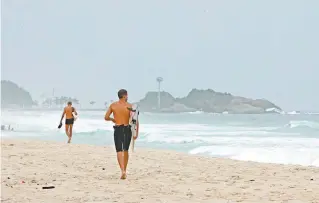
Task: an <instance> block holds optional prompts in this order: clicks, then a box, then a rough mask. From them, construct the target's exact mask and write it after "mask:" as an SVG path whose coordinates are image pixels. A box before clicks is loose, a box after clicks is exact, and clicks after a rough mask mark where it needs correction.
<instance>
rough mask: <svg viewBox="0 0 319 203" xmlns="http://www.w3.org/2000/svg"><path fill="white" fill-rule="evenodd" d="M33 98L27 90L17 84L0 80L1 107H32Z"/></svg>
mask: <svg viewBox="0 0 319 203" xmlns="http://www.w3.org/2000/svg"><path fill="white" fill-rule="evenodd" d="M32 105H33V100H32V97H31V95H30V93H29V92H27V91H26V90H24V89H23V88H21V87H19V86H18V85H17V84H15V83H13V82H11V81H6V80H1V107H2V108H6V107H11V108H15V107H32Z"/></svg>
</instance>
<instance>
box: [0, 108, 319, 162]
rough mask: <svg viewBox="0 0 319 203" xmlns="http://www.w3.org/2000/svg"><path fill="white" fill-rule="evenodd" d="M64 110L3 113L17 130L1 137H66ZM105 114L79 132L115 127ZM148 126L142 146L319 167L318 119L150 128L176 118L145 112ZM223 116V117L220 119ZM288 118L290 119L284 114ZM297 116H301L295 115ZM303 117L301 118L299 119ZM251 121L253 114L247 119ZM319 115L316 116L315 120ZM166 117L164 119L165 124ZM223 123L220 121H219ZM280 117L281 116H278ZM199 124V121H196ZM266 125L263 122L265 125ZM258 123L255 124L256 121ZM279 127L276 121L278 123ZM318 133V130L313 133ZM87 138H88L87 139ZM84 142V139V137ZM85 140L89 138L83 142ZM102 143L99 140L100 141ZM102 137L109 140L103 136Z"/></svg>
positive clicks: (85, 121) (81, 121)
mask: <svg viewBox="0 0 319 203" xmlns="http://www.w3.org/2000/svg"><path fill="white" fill-rule="evenodd" d="M61 113H62V111H61V112H60V111H46V112H40V111H27V112H21V111H2V115H1V123H2V124H4V125H11V127H13V128H14V129H15V131H14V132H8V131H2V132H1V136H2V137H10V136H46V135H48V134H50V133H51V134H56V133H61V134H62V133H63V134H64V127H62V128H61V129H58V128H57V126H58V124H59V121H60V118H61ZM104 114H105V112H104V111H92V112H91V111H85V112H79V117H78V119H77V120H76V122H75V125H74V133H83V134H84V135H86V133H88V134H89V133H92V132H97V131H113V128H112V125H113V124H112V123H111V122H106V121H104ZM144 116H146V117H147V118H145V117H144V118H143V114H142V117H141V118H142V119H148V120H147V121H148V124H145V123H143V122H142V123H141V126H140V132H141V135H140V138H139V142H143V143H149V145H148V146H149V147H152V144H160V143H162V144H163V146H167V147H170V146H172V145H174V147H176V146H177V147H178V146H181V147H182V146H183V147H184V146H186V147H187V149H191V150H190V151H189V153H191V154H206V155H211V156H223V157H227V158H231V159H237V160H245V161H257V162H268V163H284V164H285V163H288V164H302V165H314V166H319V136H318V138H316V137H313V136H312V137H311V136H310V137H307V133H308V132H313V130H318V129H319V123H318V120H313V121H312V120H303V119H300V120H293V121H290V122H289V118H291V115H286V116H287V117H285V118H284V119H287V118H288V119H287V120H288V121H287V120H281V122H280V123H284V122H286V123H287V125H286V126H285V125H279V124H278V125H269V126H255V125H256V124H251V123H249V122H250V121H251V119H247V120H241V119H238V120H234V119H233V118H232V119H231V120H229V121H228V120H227V118H228V117H227V116H228V115H225V118H226V119H225V118H222V120H223V121H225V122H224V123H221V122H220V120H219V121H218V123H216V124H214V121H207V122H211V124H198V123H194V121H192V122H188V123H187V122H186V123H185V121H183V122H182V123H178V124H176V122H179V121H178V120H176V119H179V118H180V119H188V117H190V118H192V120H194V117H195V118H196V117H197V116H198V117H199V118H202V117H201V116H203V115H202V114H201V113H195V114H193V115H187V114H179V115H174V117H173V118H174V119H175V120H174V121H173V122H174V124H173V123H169V122H168V121H167V122H166V123H165V124H157V123H156V122H154V123H153V124H150V123H149V122H150V121H152V119H153V118H156V120H159V121H161V122H163V121H165V119H172V116H171V115H167V116H165V115H161V116H160V117H158V116H157V114H145V115H144ZM219 116H223V115H221V114H220V115H219ZM283 116H285V115H283ZM294 116H296V118H298V117H297V116H299V115H294ZM300 116H302V115H300ZM247 117H249V115H247ZM316 118H317V117H316V116H314V119H316ZM161 119H163V120H161ZM217 119H219V118H217ZM274 119H277V117H274ZM195 120H196V119H195ZM260 122H261V123H260V124H263V123H262V122H263V120H261V121H260ZM254 123H256V121H255V120H254ZM273 123H276V122H273ZM313 133H316V132H313ZM84 137H85V136H84ZM81 139H82V138H81ZM83 139H84V138H83ZM98 139H99V138H98ZM101 139H104V138H102V137H101Z"/></svg>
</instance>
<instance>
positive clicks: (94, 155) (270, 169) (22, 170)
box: [1, 139, 319, 203]
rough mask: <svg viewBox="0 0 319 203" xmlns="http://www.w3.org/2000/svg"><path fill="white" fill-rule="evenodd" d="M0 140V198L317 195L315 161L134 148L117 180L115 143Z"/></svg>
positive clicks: (284, 198) (267, 198)
mask: <svg viewBox="0 0 319 203" xmlns="http://www.w3.org/2000/svg"><path fill="white" fill-rule="evenodd" d="M1 146H2V150H1V151H2V154H1V156H2V170H1V172H2V174H1V177H2V180H1V187H2V188H1V191H2V197H1V200H2V202H24V203H26V202H36V203H40V202H45V203H51V202H56V203H60V202H76V203H80V202H119V203H121V202H152V203H153V202H258V203H259V202H319V168H315V167H301V166H293V165H276V164H261V163H254V162H241V161H234V160H229V159H217V158H205V157H198V156H190V155H187V154H180V153H175V152H170V151H160V150H147V149H140V148H139V149H137V151H136V152H134V153H133V154H132V156H131V159H130V162H129V166H128V179H127V180H120V179H119V178H120V170H119V168H118V165H117V161H116V156H115V150H114V148H113V147H97V146H89V145H75V144H71V145H67V144H64V143H55V142H43V141H24V140H6V139H5V140H2V144H1ZM43 186H55V188H54V189H47V190H44V189H42V187H43ZM293 200H294V201H293ZM296 200H299V201H296Z"/></svg>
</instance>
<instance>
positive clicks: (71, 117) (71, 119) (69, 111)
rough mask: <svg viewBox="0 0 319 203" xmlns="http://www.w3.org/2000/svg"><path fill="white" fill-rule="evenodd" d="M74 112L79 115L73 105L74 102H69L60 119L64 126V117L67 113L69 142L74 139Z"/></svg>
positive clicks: (66, 128) (66, 121)
mask: <svg viewBox="0 0 319 203" xmlns="http://www.w3.org/2000/svg"><path fill="white" fill-rule="evenodd" d="M73 113H74V114H75V115H76V116H77V115H78V113H77V112H76V110H75V108H74V107H73V106H72V102H70V101H69V102H68V105H67V106H66V107H64V110H63V113H62V117H61V121H60V126H59V127H61V126H62V120H63V118H64V114H65V133H66V135H67V136H68V138H69V139H68V143H71V139H72V129H73V124H74V115H73Z"/></svg>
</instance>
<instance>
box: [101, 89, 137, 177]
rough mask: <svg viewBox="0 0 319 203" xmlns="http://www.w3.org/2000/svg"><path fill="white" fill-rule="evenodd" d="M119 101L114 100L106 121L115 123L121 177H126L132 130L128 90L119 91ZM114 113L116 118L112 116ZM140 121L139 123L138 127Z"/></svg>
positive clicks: (116, 147) (115, 139)
mask: <svg viewBox="0 0 319 203" xmlns="http://www.w3.org/2000/svg"><path fill="white" fill-rule="evenodd" d="M117 95H118V98H119V101H117V102H114V103H112V104H111V105H110V107H109V109H108V110H107V112H106V114H105V120H106V121H112V122H113V123H114V124H115V125H114V126H113V127H114V143H115V149H116V153H117V161H118V163H119V165H120V168H121V172H122V174H121V179H126V167H127V163H128V158H129V154H128V150H129V147H130V143H131V138H132V131H131V126H130V125H129V120H130V109H132V105H131V104H130V103H128V102H127V99H128V94H127V91H126V90H124V89H121V90H119V91H118V93H117ZM112 113H113V116H114V118H111V117H110V116H111V114H112ZM138 127H139V123H137V129H138ZM137 136H138V130H137V133H136V136H134V137H133V139H134V140H135V139H137Z"/></svg>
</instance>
